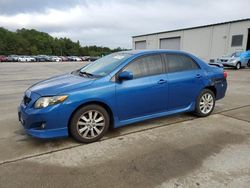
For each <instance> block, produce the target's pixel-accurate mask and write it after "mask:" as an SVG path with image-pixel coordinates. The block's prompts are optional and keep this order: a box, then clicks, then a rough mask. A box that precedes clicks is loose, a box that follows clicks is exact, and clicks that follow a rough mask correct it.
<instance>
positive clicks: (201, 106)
mask: <svg viewBox="0 0 250 188" xmlns="http://www.w3.org/2000/svg"><path fill="white" fill-rule="evenodd" d="M226 77H227V74H226V73H225V72H224V70H223V68H221V67H217V66H212V65H208V64H206V63H205V62H203V61H202V60H200V59H199V58H197V57H195V56H193V55H191V54H188V53H185V52H180V51H167V50H156V51H125V52H118V53H114V54H111V55H108V56H105V57H103V58H101V59H99V60H97V61H95V62H93V63H91V64H89V65H87V66H85V67H83V68H81V69H80V70H76V71H74V72H72V73H68V74H64V75H61V76H56V77H52V78H50V79H47V80H44V81H41V82H39V83H37V84H35V85H33V86H31V87H30V88H29V89H28V90H27V91H26V92H25V94H24V98H23V101H22V102H21V104H20V107H19V113H18V114H19V120H20V121H21V123H22V125H23V126H24V128H25V130H26V131H27V133H28V134H30V135H32V136H34V137H39V138H55V137H62V136H68V135H69V134H70V135H72V136H73V137H74V138H75V139H76V140H77V141H79V142H85V143H89V142H94V141H96V140H98V139H100V138H101V137H102V136H103V135H104V134H105V133H106V131H107V130H108V128H109V127H111V126H112V127H114V128H117V127H121V126H124V125H127V124H130V123H134V122H139V121H143V120H147V119H151V118H157V117H161V116H166V115H170V114H176V113H181V112H195V113H196V114H197V115H198V116H201V117H205V116H208V115H210V114H211V113H212V111H213V109H214V106H215V101H216V100H219V99H221V98H223V97H224V96H225V93H226V89H227V81H226Z"/></svg>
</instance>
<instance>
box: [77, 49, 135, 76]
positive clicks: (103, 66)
mask: <svg viewBox="0 0 250 188" xmlns="http://www.w3.org/2000/svg"><path fill="white" fill-rule="evenodd" d="M129 57H131V54H129V53H113V54H110V55H107V56H105V57H103V58H101V59H98V60H96V61H94V62H93V63H90V64H89V65H87V66H86V67H83V68H82V69H81V70H80V72H85V73H89V74H92V75H95V76H106V75H108V74H109V73H111V72H112V71H113V70H114V69H115V68H116V67H118V66H119V65H120V64H121V63H122V62H123V61H124V60H126V59H127V58H129Z"/></svg>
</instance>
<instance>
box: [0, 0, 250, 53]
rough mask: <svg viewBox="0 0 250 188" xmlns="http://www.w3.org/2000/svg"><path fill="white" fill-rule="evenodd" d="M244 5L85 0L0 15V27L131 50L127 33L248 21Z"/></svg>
mask: <svg viewBox="0 0 250 188" xmlns="http://www.w3.org/2000/svg"><path fill="white" fill-rule="evenodd" d="M60 2H61V1H60ZM62 2H63V1H62ZM248 4H249V2H248V0H238V1H237V2H236V1H226V0H211V1H207V2H204V1H202V2H201V1H198V0H192V1H184V0H175V1H170V0H168V1H167V0H165V1H164V0H155V1H148V0H146V1H133V0H127V1H123V0H117V1H114V0H109V1H108V0H106V1H105V0H92V1H89V0H85V1H78V2H76V3H75V4H74V5H71V6H65V7H63V6H61V8H60V9H55V7H54V6H51V7H50V6H48V7H45V8H44V11H37V12H36V11H35V10H33V11H29V12H27V11H21V12H19V11H17V12H14V13H12V14H2V15H1V13H0V26H3V27H6V28H8V29H11V30H15V29H18V28H22V27H25V28H34V29H38V30H41V31H45V32H49V33H50V34H51V35H52V36H57V37H69V38H71V39H73V40H75V41H76V40H80V42H81V43H82V45H93V44H96V45H102V46H109V47H118V46H121V47H126V48H131V36H132V35H136V34H144V33H148V32H157V31H162V30H169V29H177V28H183V27H190V26H197V25H204V24H209V23H215V22H223V21H228V20H233V19H240V18H247V17H249V16H250V13H249V11H242V10H243V9H244V7H248ZM13 6H15V5H13ZM16 6H18V5H16Z"/></svg>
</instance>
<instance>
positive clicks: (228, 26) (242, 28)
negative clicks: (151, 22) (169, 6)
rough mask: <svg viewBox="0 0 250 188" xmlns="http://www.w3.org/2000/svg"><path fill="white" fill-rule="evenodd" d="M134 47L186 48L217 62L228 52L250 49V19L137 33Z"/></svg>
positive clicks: (201, 56)
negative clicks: (143, 33) (142, 33)
mask: <svg viewBox="0 0 250 188" xmlns="http://www.w3.org/2000/svg"><path fill="white" fill-rule="evenodd" d="M133 49H172V50H183V51H186V52H190V53H193V54H195V55H196V56H198V57H200V58H202V59H204V60H206V61H214V60H215V59H217V58H219V57H221V56H222V55H225V54H230V53H233V52H235V51H245V50H250V18H248V19H242V20H235V21H230V22H224V23H217V24H211V25H204V26H199V27H191V28H184V29H178V30H172V31H165V32H159V33H151V34H145V35H138V36H133Z"/></svg>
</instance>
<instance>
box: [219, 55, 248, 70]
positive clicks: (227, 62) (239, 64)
mask: <svg viewBox="0 0 250 188" xmlns="http://www.w3.org/2000/svg"><path fill="white" fill-rule="evenodd" d="M217 63H221V64H222V65H223V66H225V67H234V68H236V69H240V68H244V67H247V66H248V67H250V50H248V51H245V52H235V53H233V54H230V55H226V56H223V57H222V58H220V59H218V60H217Z"/></svg>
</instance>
